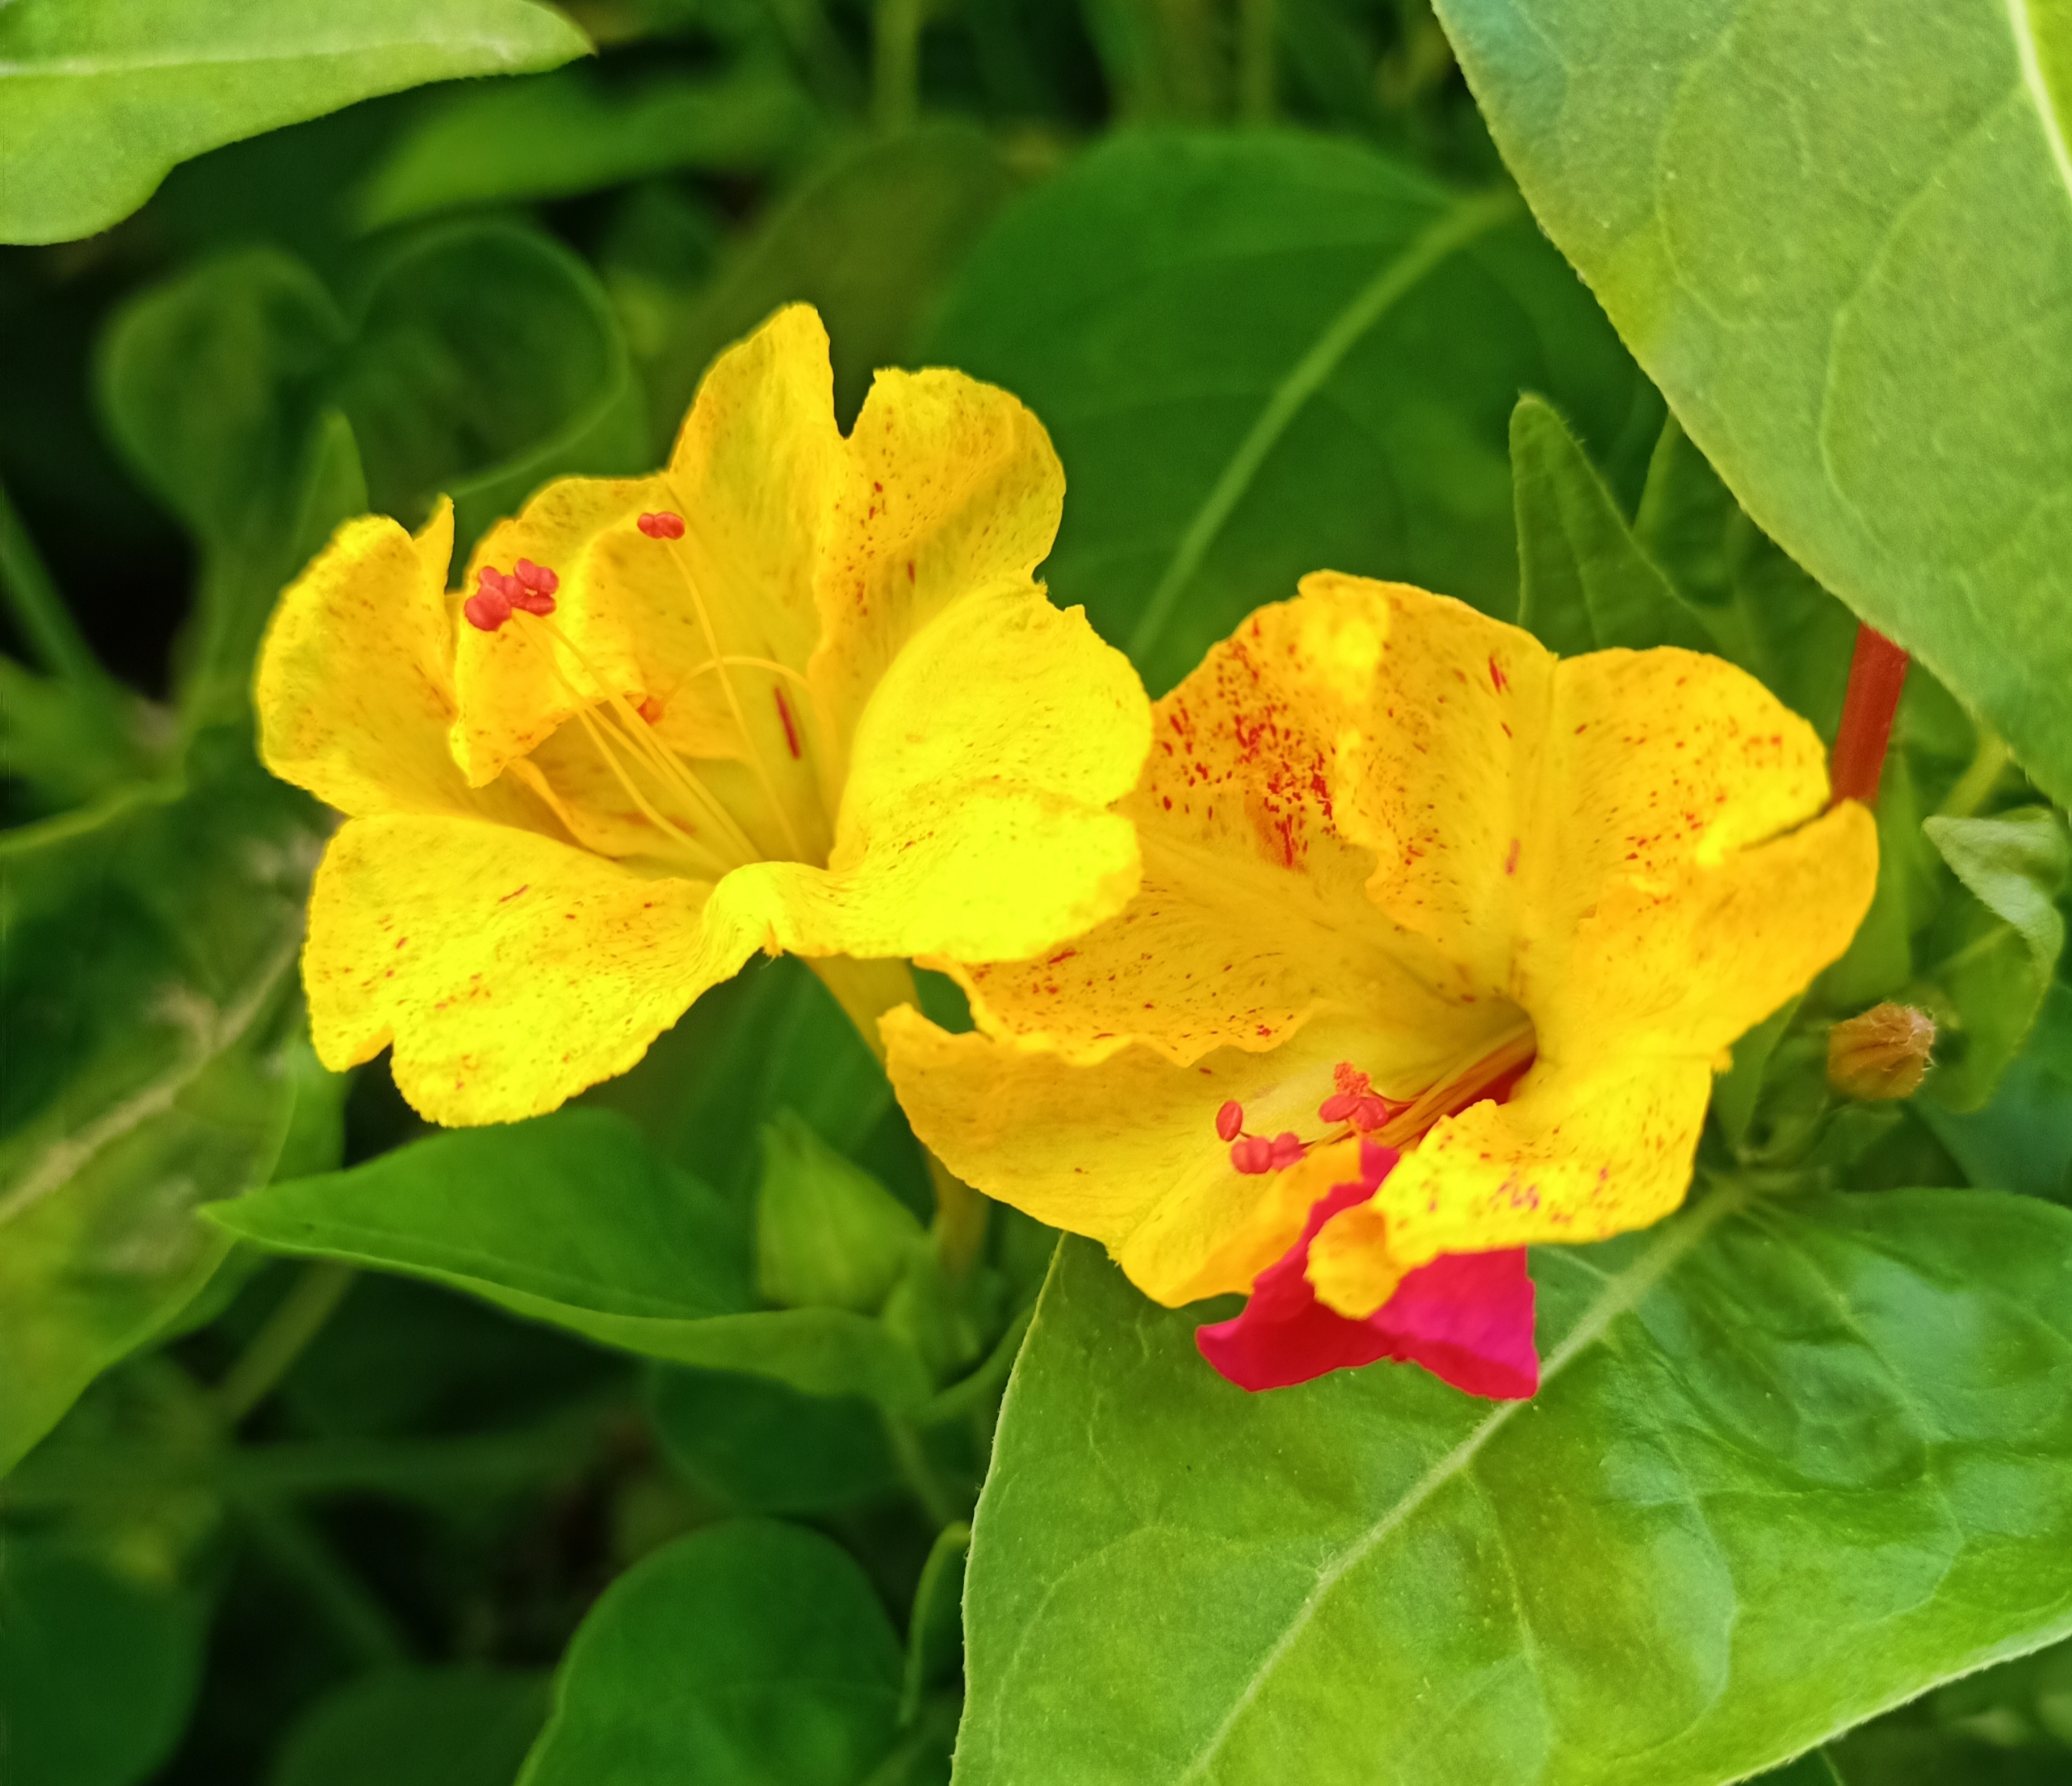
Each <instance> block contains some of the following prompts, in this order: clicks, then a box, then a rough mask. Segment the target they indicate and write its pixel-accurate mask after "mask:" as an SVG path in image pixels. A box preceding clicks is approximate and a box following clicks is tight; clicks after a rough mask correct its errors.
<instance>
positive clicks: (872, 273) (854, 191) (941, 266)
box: [647, 124, 1019, 446]
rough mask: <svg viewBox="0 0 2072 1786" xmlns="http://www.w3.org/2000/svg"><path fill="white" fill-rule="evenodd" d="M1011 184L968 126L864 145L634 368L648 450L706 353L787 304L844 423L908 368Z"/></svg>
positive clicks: (757, 237)
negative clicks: (825, 350) (830, 370)
mask: <svg viewBox="0 0 2072 1786" xmlns="http://www.w3.org/2000/svg"><path fill="white" fill-rule="evenodd" d="M1017 184H1019V182H1018V180H1017V179H1016V176H1015V174H1014V172H1013V170H1011V169H1010V167H1009V165H1008V164H1007V161H1006V160H1005V157H1004V156H1003V155H1001V153H1000V149H999V148H998V146H996V145H995V143H994V141H992V139H991V137H989V136H986V134H984V133H983V132H982V131H976V130H974V129H972V128H971V127H969V126H967V125H950V124H933V125H929V126H926V127H923V128H920V129H917V130H914V131H906V132H905V133H902V134H900V135H897V136H886V137H879V138H876V139H873V140H871V141H868V142H867V143H864V144H862V145H860V146H857V148H855V149H853V150H851V151H849V152H848V153H847V154H846V155H842V156H840V157H838V158H837V159H836V160H833V161H831V162H830V163H829V164H828V165H827V166H826V167H824V168H823V169H822V170H820V171H819V172H818V173H817V174H814V177H813V178H812V179H810V180H809V181H808V182H807V183H806V184H804V185H802V186H801V187H800V189H799V190H798V191H797V192H796V193H794V194H793V195H792V196H791V197H790V199H788V200H787V201H786V202H785V203H783V204H781V205H780V206H778V207H777V208H776V209H775V210H773V211H772V212H771V213H770V215H769V217H767V219H766V220H765V221H764V222H763V223H762V224H761V227H760V228H759V229H757V232H755V233H754V234H753V235H752V236H749V237H748V238H747V241H744V242H743V243H742V247H741V249H740V251H739V252H738V255H736V256H735V258H734V259H733V261H732V263H731V264H730V265H728V267H727V269H726V270H724V271H723V272H722V273H721V275H719V278H718V279H715V280H714V281H713V283H712V284H710V285H709V286H706V287H704V288H702V289H699V290H698V291H696V292H695V293H694V294H690V296H688V297H687V298H685V300H684V302H683V303H682V306H681V308H680V311H679V312H678V313H677V315H676V317H675V318H673V319H672V320H671V322H668V323H667V324H666V325H665V326H664V339H663V341H662V342H661V346H660V347H659V349H658V351H657V352H656V355H655V356H654V358H653V360H652V363H651V364H649V365H648V366H647V381H648V386H649V389H650V392H651V395H652V410H651V413H652V426H653V431H654V435H655V437H656V441H657V442H658V444H661V445H663V446H666V444H667V442H669V441H671V439H673V438H674V437H675V436H676V430H677V428H678V427H679V426H680V425H681V423H682V421H683V416H684V412H685V409H687V408H689V407H690V399H691V398H692V396H693V395H694V394H695V392H696V390H697V389H698V381H699V379H700V378H702V377H703V376H704V371H705V368H706V367H707V366H708V365H710V364H711V363H712V360H713V356H714V355H716V354H717V353H718V352H719V351H720V349H721V348H723V347H724V346H727V345H728V343H729V342H730V341H737V340H738V339H739V338H740V337H742V336H743V335H746V334H747V333H748V332H749V331H750V330H751V329H752V328H754V327H756V325H757V323H759V322H761V321H762V319H763V318H765V317H766V316H768V315H769V314H770V313H771V311H773V310H775V309H776V308H778V307H779V306H780V305H781V304H785V303H792V302H794V301H800V302H804V303H809V304H811V305H813V306H814V308H816V309H818V310H819V313H820V315H821V318H822V319H823V320H824V322H826V323H827V325H828V335H829V336H830V337H832V339H833V351H834V400H835V408H836V409H837V411H838V413H840V415H841V416H842V417H843V419H844V421H847V419H848V418H851V417H853V416H854V415H855V413H856V412H857V408H858V407H859V406H860V405H861V404H862V401H863V394H864V393H865V392H866V391H867V390H868V389H870V385H871V375H872V374H873V373H874V372H876V370H877V369H878V368H879V367H880V366H887V365H914V364H916V363H917V362H916V361H915V358H914V341H915V337H916V336H917V335H918V334H919V331H920V328H921V325H922V323H923V322H924V320H925V319H926V318H927V316H928V314H929V312H930V311H931V310H932V309H933V308H934V306H935V304H936V303H937V301H938V298H940V297H941V295H942V293H943V289H945V287H946V286H947V285H948V282H949V279H950V277H951V275H952V272H953V271H954V270H955V269H956V268H957V265H959V263H960V262H961V261H962V260H963V258H964V255H965V254H966V252H967V250H968V249H969V248H970V246H971V245H972V241H973V240H974V238H975V237H976V236H977V235H978V233H979V232H980V231H981V229H982V228H984V227H985V226H986V224H987V223H989V222H991V221H992V219H993V217H994V215H995V213H997V212H998V211H999V210H1000V207H1001V206H1002V205H1003V204H1005V203H1006V202H1007V199H1008V198H1009V197H1010V194H1012V193H1013V192H1014V191H1015V187H1016V186H1017Z"/></svg>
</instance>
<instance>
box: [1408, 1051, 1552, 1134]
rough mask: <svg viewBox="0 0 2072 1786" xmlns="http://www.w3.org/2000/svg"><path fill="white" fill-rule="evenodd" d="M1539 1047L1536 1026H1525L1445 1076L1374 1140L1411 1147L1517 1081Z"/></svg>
mask: <svg viewBox="0 0 2072 1786" xmlns="http://www.w3.org/2000/svg"><path fill="white" fill-rule="evenodd" d="M1539 1048H1540V1039H1539V1037H1538V1036H1536V1035H1535V1034H1534V1033H1533V1028H1532V1025H1531V1024H1523V1025H1521V1027H1520V1028H1518V1029H1515V1030H1513V1031H1512V1032H1511V1034H1509V1035H1507V1036H1506V1037H1505V1038H1504V1039H1503V1040H1501V1042H1499V1043H1497V1045H1496V1046H1495V1047H1494V1048H1491V1049H1490V1050H1488V1052H1487V1053H1484V1054H1482V1055H1480V1056H1478V1058H1475V1059H1474V1060H1472V1061H1470V1062H1468V1063H1467V1064H1466V1065H1465V1066H1463V1067H1459V1068H1458V1069H1457V1070H1455V1071H1454V1072H1449V1073H1447V1074H1445V1075H1444V1076H1443V1077H1441V1078H1440V1079H1439V1082H1438V1083H1437V1084H1435V1086H1432V1088H1431V1089H1430V1091H1427V1092H1425V1094H1424V1096H1421V1097H1420V1098H1419V1099H1418V1100H1417V1101H1416V1102H1415V1103H1413V1104H1411V1105H1410V1106H1408V1107H1407V1108H1406V1109H1404V1110H1401V1112H1400V1113H1399V1114H1397V1115H1394V1116H1392V1118H1391V1119H1390V1120H1388V1121H1387V1122H1386V1123H1384V1124H1382V1127H1381V1130H1380V1133H1378V1134H1376V1136H1375V1137H1374V1139H1376V1140H1377V1141H1378V1142H1380V1143H1381V1144H1382V1145H1383V1146H1384V1147H1393V1148H1401V1147H1406V1146H1407V1145H1408V1144H1410V1143H1411V1142H1412V1141H1415V1140H1416V1139H1417V1138H1418V1137H1419V1136H1420V1135H1421V1134H1424V1133H1425V1130H1426V1129H1430V1127H1431V1126H1432V1125H1434V1124H1435V1123H1436V1122H1438V1121H1439V1120H1441V1119H1442V1118H1444V1117H1447V1116H1452V1115H1457V1114H1458V1113H1459V1112H1460V1111H1462V1110H1466V1109H1467V1108H1468V1106H1469V1105H1471V1104H1479V1103H1480V1102H1481V1101H1482V1100H1483V1099H1484V1098H1486V1097H1489V1096H1492V1095H1494V1094H1495V1093H1496V1091H1497V1089H1498V1088H1499V1086H1501V1084H1502V1082H1504V1081H1505V1080H1506V1079H1515V1078H1516V1077H1517V1076H1518V1075H1519V1074H1520V1073H1521V1072H1524V1071H1525V1068H1526V1067H1530V1065H1531V1064H1532V1061H1533V1057H1534V1056H1535V1054H1536V1053H1538V1052H1539Z"/></svg>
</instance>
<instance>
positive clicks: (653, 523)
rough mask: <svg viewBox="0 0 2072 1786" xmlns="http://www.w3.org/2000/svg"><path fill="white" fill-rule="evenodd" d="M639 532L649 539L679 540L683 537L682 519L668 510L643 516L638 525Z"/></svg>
mask: <svg viewBox="0 0 2072 1786" xmlns="http://www.w3.org/2000/svg"><path fill="white" fill-rule="evenodd" d="M638 525H639V528H640V530H641V532H643V533H645V534H646V535H647V537H648V538H650V539H681V538H682V537H684V518H683V517H682V516H681V515H680V514H672V513H671V512H670V511H669V510H668V509H661V510H659V511H658V512H657V513H653V514H644V515H642V517H641V518H640V521H639V523H638Z"/></svg>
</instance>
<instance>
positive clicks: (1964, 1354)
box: [958, 1185, 2072, 1786]
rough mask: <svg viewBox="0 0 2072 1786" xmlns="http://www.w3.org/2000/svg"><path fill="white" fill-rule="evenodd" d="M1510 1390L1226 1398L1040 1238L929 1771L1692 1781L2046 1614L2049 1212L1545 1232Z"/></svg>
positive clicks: (2062, 1426)
mask: <svg viewBox="0 0 2072 1786" xmlns="http://www.w3.org/2000/svg"><path fill="white" fill-rule="evenodd" d="M1534 1273H1535V1277H1536V1278H1537V1280H1538V1283H1539V1295H1540V1343H1541V1346H1542V1348H1543V1351H1544V1359H1545V1363H1544V1375H1543V1380H1542V1387H1541V1389H1540V1393H1539V1395H1538V1397H1536V1398H1535V1400H1533V1401H1532V1402H1515V1403H1505V1404H1497V1405H1492V1404H1491V1403H1488V1402H1478V1401H1475V1400H1473V1399H1470V1398H1468V1397H1463V1396H1462V1395H1459V1394H1458V1393H1457V1392H1454V1391H1453V1390H1451V1389H1449V1388H1448V1387H1445V1386H1444V1384H1442V1383H1440V1382H1438V1381H1437V1380H1436V1379H1435V1378H1431V1377H1429V1376H1426V1375H1425V1374H1424V1373H1420V1372H1419V1371H1417V1370H1416V1369H1414V1368H1408V1367H1399V1366H1394V1365H1379V1366H1375V1367H1372V1368H1368V1369H1366V1370H1363V1371H1357V1372H1339V1373H1333V1374H1332V1375H1330V1376H1328V1377H1325V1378H1321V1379H1320V1380H1319V1381H1317V1382H1312V1383H1309V1384H1306V1385H1303V1386H1302V1387H1299V1388H1295V1389H1287V1390H1280V1391H1276V1392H1272V1393H1270V1394H1265V1395H1259V1396H1247V1395H1246V1394H1245V1393H1244V1392H1242V1391H1240V1390H1238V1389H1236V1388H1234V1387H1232V1386H1231V1385H1229V1383H1226V1382H1224V1381H1223V1380H1222V1379H1221V1378H1218V1377H1217V1376H1216V1375H1215V1373H1213V1372H1211V1371H1210V1370H1209V1369H1208V1368H1206V1367H1205V1365H1204V1364H1203V1363H1201V1359H1200V1357H1199V1355H1198V1354H1196V1350H1195V1347H1194V1337H1193V1331H1192V1330H1193V1328H1194V1326H1195V1325H1196V1322H1197V1321H1198V1320H1201V1318H1202V1314H1203V1311H1201V1310H1199V1309H1191V1310H1182V1311H1166V1310H1163V1309H1160V1308H1158V1307H1157V1306H1154V1305H1153V1304H1152V1303H1151V1302H1149V1301H1147V1300H1146V1299H1145V1298H1144V1297H1141V1296H1140V1295H1139V1294H1138V1293H1137V1292H1135V1291H1134V1290H1133V1289H1132V1288H1131V1287H1130V1286H1129V1284H1128V1282H1126V1281H1125V1280H1124V1278H1123V1277H1122V1276H1121V1274H1120V1272H1118V1271H1117V1270H1116V1269H1115V1268H1114V1267H1113V1266H1112V1265H1110V1264H1109V1263H1107V1262H1106V1260H1105V1259H1104V1258H1102V1257H1101V1255H1100V1251H1099V1249H1097V1248H1096V1247H1095V1246H1093V1245H1091V1244H1090V1243H1088V1242H1086V1241H1083V1240H1068V1241H1067V1243H1066V1244H1065V1245H1064V1247H1063V1248H1062V1250H1061V1252H1060V1254H1059V1261H1058V1263H1057V1267H1056V1268H1055V1269H1054V1271H1053V1276H1052V1279H1051V1282H1050V1283H1049V1285H1048V1287H1047V1288H1046V1289H1045V1291H1044V1294H1043V1301H1042V1302H1041V1304H1040V1305H1039V1306H1038V1312H1037V1319H1036V1324H1035V1326H1034V1329H1033V1330H1032V1332H1031V1335H1030V1338H1029V1345H1028V1348H1027V1349H1026V1350H1025V1351H1024V1354H1023V1355H1022V1358H1021V1360H1020V1362H1019V1365H1018V1366H1017V1368H1016V1370H1015V1378H1014V1382H1013V1383H1012V1384H1011V1385H1010V1388H1009V1391H1008V1395H1007V1400H1006V1402H1005V1406H1004V1408H1003V1411H1002V1414H1001V1418H1000V1430H999V1438H998V1441H997V1445H996V1449H995V1462H994V1468H993V1471H992V1474H991V1477H990V1478H989V1479H988V1481H987V1484H986V1493H985V1497H984V1498H983V1499H982V1500H981V1502H980V1506H979V1511H978V1516H977V1520H976V1531H975V1534H974V1537H973V1540H972V1565H971V1578H970V1582H969V1584H968V1587H967V1593H966V1612H967V1630H966V1644H967V1652H966V1668H967V1679H968V1681H969V1683H970V1701H969V1710H968V1712H967V1719H966V1724H965V1728H964V1731H963V1732H962V1736H961V1737H960V1739H959V1745H958V1763H959V1765H958V1779H959V1780H960V1782H961V1783H963V1786H1005V1783H1007V1782H1011V1781H1029V1782H1036V1781H1043V1782H1048V1781H1051V1780H1055V1779H1072V1780H1073V1781H1075V1782H1077V1783H1083V1786H1106V1783H1109V1782H1114V1783H1116V1786H1120V1783H1122V1782H1125V1781H1127V1782H1129V1783H1130V1786H1178V1783H1180V1782H1183V1781H1184V1782H1186V1783H1188V1786H1210V1783H1213V1786H1248V1783H1250V1782H1254V1781H1257V1782H1269V1781H1272V1782H1278V1781H1283V1780H1288V1779H1365V1778H1372V1777H1377V1775H1379V1774H1382V1773H1383V1772H1384V1771H1385V1773H1386V1777H1387V1778H1388V1779H1390V1780H1391V1781H1392V1782H1393V1783H1395V1786H1424V1783H1426V1782H1430V1783H1431V1786H1455V1783H1458V1782H1460V1781H1463V1780H1473V1781H1474V1782H1476V1783H1477V1786H1506V1783H1509V1782H1513V1781H1516V1782H1520V1783H1523V1782H1528V1781H1530V1782H1533V1783H1535V1786H1567V1783H1575V1786H1626V1783H1630V1786H1712V1783H1715V1782H1720V1781H1724V1780H1728V1779H1739V1778H1740V1777H1742V1776H1743V1775H1745V1774H1750V1773H1751V1772H1755V1771H1758V1770H1759V1769H1762V1768H1764V1767H1765V1766H1768V1765H1773V1764H1774V1763H1775V1762H1776V1761H1778V1760H1779V1759H1781V1758H1782V1757H1784V1756H1787V1755H1793V1754H1794V1753H1797V1752H1798V1751H1800V1750H1804V1749H1805V1748H1806V1747H1807V1745H1811V1744H1816V1743H1819V1742H1821V1741H1825V1740H1826V1738H1827V1737H1828V1736H1830V1735H1831V1733H1832V1732H1833V1731H1835V1730H1836V1729H1837V1728H1838V1727H1840V1726H1846V1725H1848V1724H1850V1723H1853V1722H1855V1721H1857V1720H1859V1719H1860V1718H1863V1717H1867V1716H1869V1715H1870V1714H1872V1713H1874V1712H1877V1711H1879V1710H1880V1709H1882V1708H1883V1707H1887V1706H1889V1705H1892V1704H1893V1703H1895V1702H1898V1701H1900V1700H1903V1699H1905V1698H1910V1697H1911V1696H1912V1695H1913V1694H1915V1693H1918V1692H1920V1691H1921V1690H1922V1688H1925V1687H1926V1686H1928V1685H1930V1684H1931V1683H1933V1682H1935V1681H1937V1680H1939V1679H1944V1678H1946V1677H1948V1676H1950V1675H1953V1674H1958V1673H1960V1672H1962V1671H1964V1670H1965V1669H1972V1668H1976V1667H1978V1666H1979V1665H1981V1664H1984V1663H1987V1662H1989V1661H1992V1660H1994V1659H1998V1658H1999V1657H2002V1656H2006V1655H2013V1654H2017V1653H2019V1652H2021V1651H2023V1650H2028V1649H2031V1648H2034V1647H2036V1645H2040V1644H2042V1643H2045V1642H2048V1641H2050V1640H2052V1639H2054V1638H2056V1637H2059V1636H2063V1635H2065V1633H2066V1632H2068V1631H2072V1542H2069V1541H2068V1540H2072V1398H2069V1397H2068V1395H2067V1390H2068V1387H2072V1295H2068V1293H2067V1292H2068V1290H2069V1289H2072V1212H2068V1211H2064V1210H2060V1209H2057V1208H2055V1207H2053V1206H2050V1205H2048V1204H2044V1203H2040V1202H2036V1201H2031V1200H2027V1199H2023V1198H2017V1197H2009V1196H1998V1195H1994V1194H1992V1193H1988V1192H1981V1191H1894V1192H1890V1193H1887V1194H1884V1195H1880V1196H1846V1195H1823V1196H1807V1197H1804V1198H1799V1199H1791V1200H1777V1201H1760V1200H1751V1197H1750V1193H1749V1191H1747V1190H1746V1189H1745V1187H1741V1186H1738V1185H1727V1186H1722V1187H1720V1188H1717V1189H1716V1190H1714V1191H1712V1193H1711V1194H1710V1195H1708V1196H1706V1197H1705V1198H1704V1199H1703V1201H1701V1202H1699V1203H1698V1204H1697V1205H1696V1206H1693V1207H1692V1208H1690V1209H1688V1210H1687V1211H1683V1212H1682V1213H1680V1214H1678V1215H1676V1216H1674V1217H1673V1218H1671V1219H1670V1220H1668V1221H1666V1222H1664V1223H1663V1224H1662V1225H1659V1227H1657V1228H1655V1229H1654V1230H1649V1231H1647V1232H1645V1233H1641V1234H1631V1235H1626V1236H1622V1237H1621V1238H1620V1239H1616V1240H1612V1241H1607V1242H1603V1243H1600V1244H1597V1245H1595V1246H1591V1247H1587V1248H1578V1249H1561V1248H1543V1249H1538V1250H1537V1251H1536V1252H1535V1254H1534Z"/></svg>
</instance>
